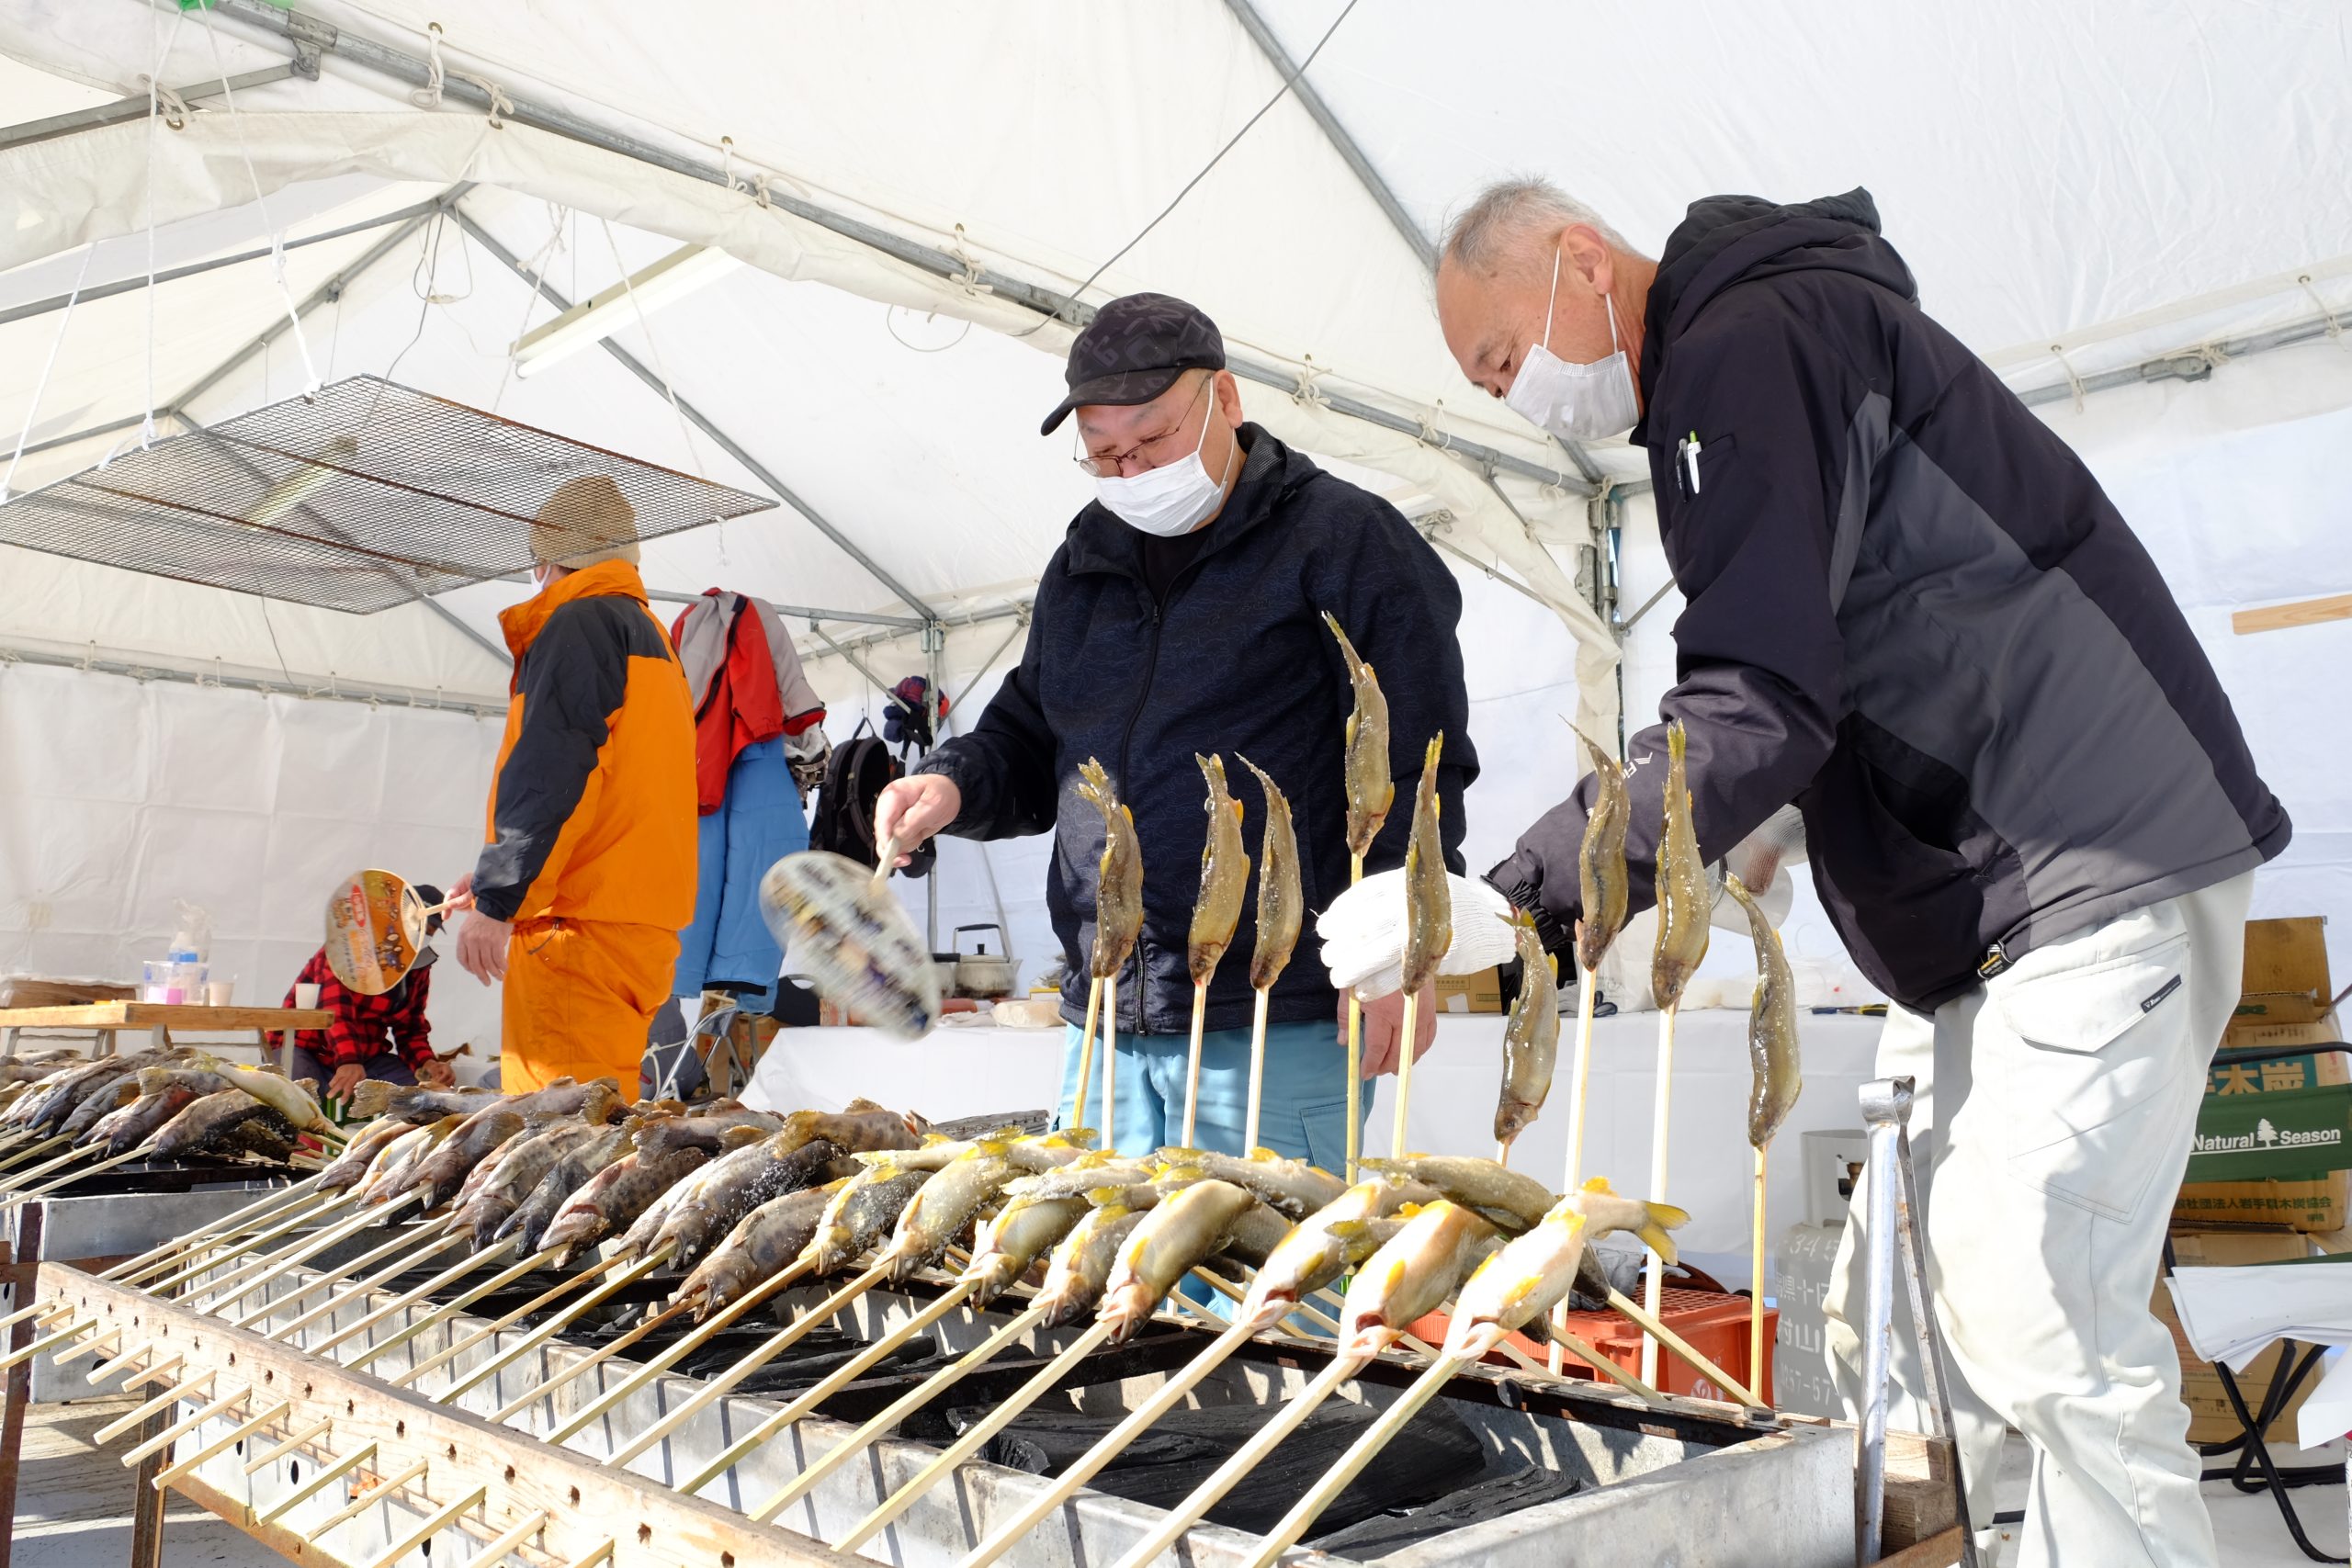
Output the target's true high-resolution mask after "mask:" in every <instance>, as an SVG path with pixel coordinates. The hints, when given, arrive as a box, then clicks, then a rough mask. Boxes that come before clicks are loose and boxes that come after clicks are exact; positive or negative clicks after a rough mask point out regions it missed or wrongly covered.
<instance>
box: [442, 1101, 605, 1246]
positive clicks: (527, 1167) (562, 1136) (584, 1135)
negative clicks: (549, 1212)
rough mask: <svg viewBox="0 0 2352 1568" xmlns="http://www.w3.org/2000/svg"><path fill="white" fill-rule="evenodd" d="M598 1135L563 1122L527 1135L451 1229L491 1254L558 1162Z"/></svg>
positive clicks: (509, 1147)
mask: <svg viewBox="0 0 2352 1568" xmlns="http://www.w3.org/2000/svg"><path fill="white" fill-rule="evenodd" d="M597 1132H598V1129H596V1128H594V1127H591V1126H589V1125H588V1124H587V1123H586V1122H558V1123H557V1124H556V1125H554V1126H552V1127H549V1128H548V1129H547V1130H546V1131H545V1132H542V1133H537V1134H528V1133H526V1134H524V1135H523V1136H522V1137H519V1138H517V1139H515V1142H514V1143H512V1144H510V1145H507V1150H508V1152H507V1154H506V1157H505V1158H503V1159H502V1160H500V1161H499V1162H498V1165H497V1167H496V1168H495V1170H494V1171H493V1172H492V1175H491V1177H490V1179H488V1180H487V1181H485V1182H483V1183H482V1185H481V1188H480V1189H479V1190H476V1191H475V1192H474V1194H473V1195H472V1196H471V1197H469V1198H467V1199H465V1200H464V1201H463V1202H462V1203H461V1204H460V1205H459V1211H458V1214H457V1215H456V1216H455V1217H454V1218H453V1219H452V1220H451V1221H450V1224H451V1225H452V1226H453V1227H455V1228H458V1229H463V1230H466V1231H468V1232H470V1233H471V1234H472V1235H473V1239H474V1246H475V1247H477V1248H478V1249H480V1250H482V1251H487V1250H489V1248H490V1246H491V1244H492V1242H494V1241H496V1240H497V1239H498V1231H499V1227H500V1226H501V1225H503V1224H505V1223H506V1221H507V1219H508V1218H509V1217H510V1216H511V1215H513V1213H515V1210H517V1209H519V1208H521V1207H522V1206H523V1202H524V1200H526V1199H527V1198H528V1197H530V1195H531V1193H532V1192H533V1191H534V1190H536V1189H537V1187H538V1185H539V1183H540V1182H541V1181H542V1180H544V1179H546V1178H547V1174H548V1171H549V1170H551V1169H553V1168H554V1167H555V1162H556V1161H557V1160H559V1159H560V1158H562V1157H563V1156H564V1154H565V1153H566V1152H567V1151H569V1150H571V1149H574V1148H577V1147H578V1146H580V1145H582V1144H583V1143H585V1142H587V1141H588V1140H589V1139H590V1138H593V1137H594V1136H596V1134H597Z"/></svg>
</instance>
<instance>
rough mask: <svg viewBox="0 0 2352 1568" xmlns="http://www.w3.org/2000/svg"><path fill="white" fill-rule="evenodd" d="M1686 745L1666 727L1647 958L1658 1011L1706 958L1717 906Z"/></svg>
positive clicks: (1676, 728)
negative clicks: (1653, 920)
mask: <svg viewBox="0 0 2352 1568" xmlns="http://www.w3.org/2000/svg"><path fill="white" fill-rule="evenodd" d="M1689 744H1690V742H1689V739H1688V737H1687V736H1685V734H1684V733H1683V729H1682V721H1681V720H1679V719H1677V720H1676V721H1675V722H1674V723H1673V724H1671V725H1669V726H1668V728H1667V731H1666V751H1667V758H1668V761H1667V768H1666V831H1665V832H1664V833H1663V834H1662V835H1661V836H1660V837H1659V839H1658V846H1657V949H1656V951H1655V952H1654V953H1652V955H1651V959H1650V989H1651V990H1652V991H1653V992H1654V993H1656V995H1657V1005H1658V1006H1659V1008H1660V1009H1666V1008H1670V1007H1673V1006H1674V1005H1675V1004H1676V1003H1677V1002H1679V1001H1680V1000H1681V999H1682V987H1685V986H1687V985H1689V984H1690V983H1691V976H1693V975H1695V974H1697V973H1698V972H1699V964H1700V962H1701V961H1702V960H1703V959H1704V958H1705V957H1706V956H1707V926H1708V918H1709V916H1710V915H1711V914H1712V912H1713V908H1714V902H1715V901H1714V898H1713V896H1712V895H1711V894H1710V893H1709V892H1708V890H1707V870H1706V867H1705V865H1704V864H1703V863H1702V862H1701V861H1700V859H1699V840H1698V836H1697V832H1696V829H1694V828H1693V827H1692V825H1691V785H1690V783H1689V777H1688V774H1687V773H1686V771H1685V752H1686V750H1687V749H1688V747H1689Z"/></svg>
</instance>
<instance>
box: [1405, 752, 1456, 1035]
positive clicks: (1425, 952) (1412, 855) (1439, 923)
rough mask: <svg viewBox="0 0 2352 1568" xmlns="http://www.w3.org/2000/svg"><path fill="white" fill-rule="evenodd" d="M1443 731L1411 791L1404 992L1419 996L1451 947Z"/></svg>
mask: <svg viewBox="0 0 2352 1568" xmlns="http://www.w3.org/2000/svg"><path fill="white" fill-rule="evenodd" d="M1444 749H1445V732H1444V731H1443V730H1440V731H1439V732H1438V733H1437V734H1435V735H1433V736H1431V737H1430V744H1429V750H1427V751H1426V752H1424V753H1423V754H1422V757H1421V782H1420V786H1419V788H1418V789H1416V790H1415V791H1414V792H1413V831H1412V836H1411V837H1410V838H1408V839H1407V840H1405V963H1404V979H1405V987H1404V988H1405V994H1406V995H1407V996H1408V997H1410V996H1418V995H1419V993H1420V989H1421V987H1424V986H1426V985H1428V984H1429V983H1430V977H1431V976H1434V975H1435V974H1436V973H1437V965H1438V960H1439V959H1441V958H1443V957H1444V956H1445V953H1446V949H1448V948H1450V947H1452V946H1453V886H1452V885H1451V884H1450V883H1448V882H1447V881H1446V879H1445V841H1444V840H1443V839H1442V838H1441V837H1440V836H1439V833H1438V828H1437V818H1438V811H1439V807H1438V799H1437V760H1438V753H1439V752H1441V751H1442V750H1444Z"/></svg>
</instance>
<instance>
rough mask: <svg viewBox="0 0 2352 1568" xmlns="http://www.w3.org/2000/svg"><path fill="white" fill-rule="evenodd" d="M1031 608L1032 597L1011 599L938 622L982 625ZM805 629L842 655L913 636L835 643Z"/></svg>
mask: <svg viewBox="0 0 2352 1568" xmlns="http://www.w3.org/2000/svg"><path fill="white" fill-rule="evenodd" d="M1033 608H1035V601H1033V600H1029V599H1015V600H1011V601H1009V602H1007V603H1005V604H992V605H990V606H989V608H987V609H985V610H975V611H974V612H972V613H971V614H970V615H947V616H944V617H943V618H942V619H941V620H940V622H939V625H940V626H941V627H942V628H943V629H944V630H948V631H953V630H955V629H956V627H958V626H983V625H985V624H987V623H988V622H989V621H1001V620H1003V619H1004V618H1005V617H1006V616H1008V615H1023V616H1025V615H1028V614H1029V613H1030V611H1031V610H1032V609H1033ZM809 630H810V631H811V632H814V633H816V635H817V637H818V638H819V639H820V640H821V641H823V642H825V643H826V644H828V645H829V646H831V648H832V649H834V650H835V651H837V652H839V653H842V654H843V655H847V654H852V653H862V652H864V651H865V649H869V648H877V647H879V646H880V645H882V644H883V643H886V642H896V641H898V640H899V638H900V637H911V636H913V635H914V633H913V631H912V630H889V631H878V632H871V633H868V634H867V635H866V636H865V637H852V638H850V639H849V640H848V641H847V642H837V641H835V640H834V639H833V638H831V637H827V636H826V635H825V633H824V632H823V630H822V629H821V628H820V627H817V626H811V627H809ZM827 657H829V656H828V655H826V654H823V653H812V654H810V655H809V658H811V659H824V658H827Z"/></svg>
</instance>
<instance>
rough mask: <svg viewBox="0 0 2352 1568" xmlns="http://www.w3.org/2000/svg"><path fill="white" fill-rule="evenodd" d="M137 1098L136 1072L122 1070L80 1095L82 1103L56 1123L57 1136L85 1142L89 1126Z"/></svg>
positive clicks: (137, 1080) (137, 1077) (93, 1125)
mask: <svg viewBox="0 0 2352 1568" xmlns="http://www.w3.org/2000/svg"><path fill="white" fill-rule="evenodd" d="M138 1098H139V1075H138V1074H136V1073H126V1074H124V1075H123V1076H122V1077H119V1078H116V1079H115V1080H114V1081H113V1082H111V1083H108V1084H104V1085H101V1086H100V1087H99V1088H97V1089H92V1090H91V1091H90V1092H89V1093H88V1094H85V1095H84V1096H83V1097H82V1103H81V1104H79V1105H77V1106H75V1107H74V1113H73V1114H72V1115H71V1116H68V1117H67V1118H66V1119H65V1120H64V1121H63V1122H61V1123H60V1124H59V1126H58V1129H57V1133H58V1136H60V1137H63V1138H71V1139H73V1140H74V1142H75V1143H77V1144H79V1143H82V1142H85V1140H86V1139H87V1137H88V1134H89V1131H90V1129H91V1128H93V1127H95V1126H96V1125H97V1124H98V1122H100V1121H101V1120H103V1119H104V1118H106V1117H108V1116H111V1115H113V1114H114V1113H115V1112H116V1111H119V1110H121V1109H122V1108H123V1107H124V1106H126V1105H129V1104H130V1103H131V1102H132V1101H134V1100H137V1099H138Z"/></svg>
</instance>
